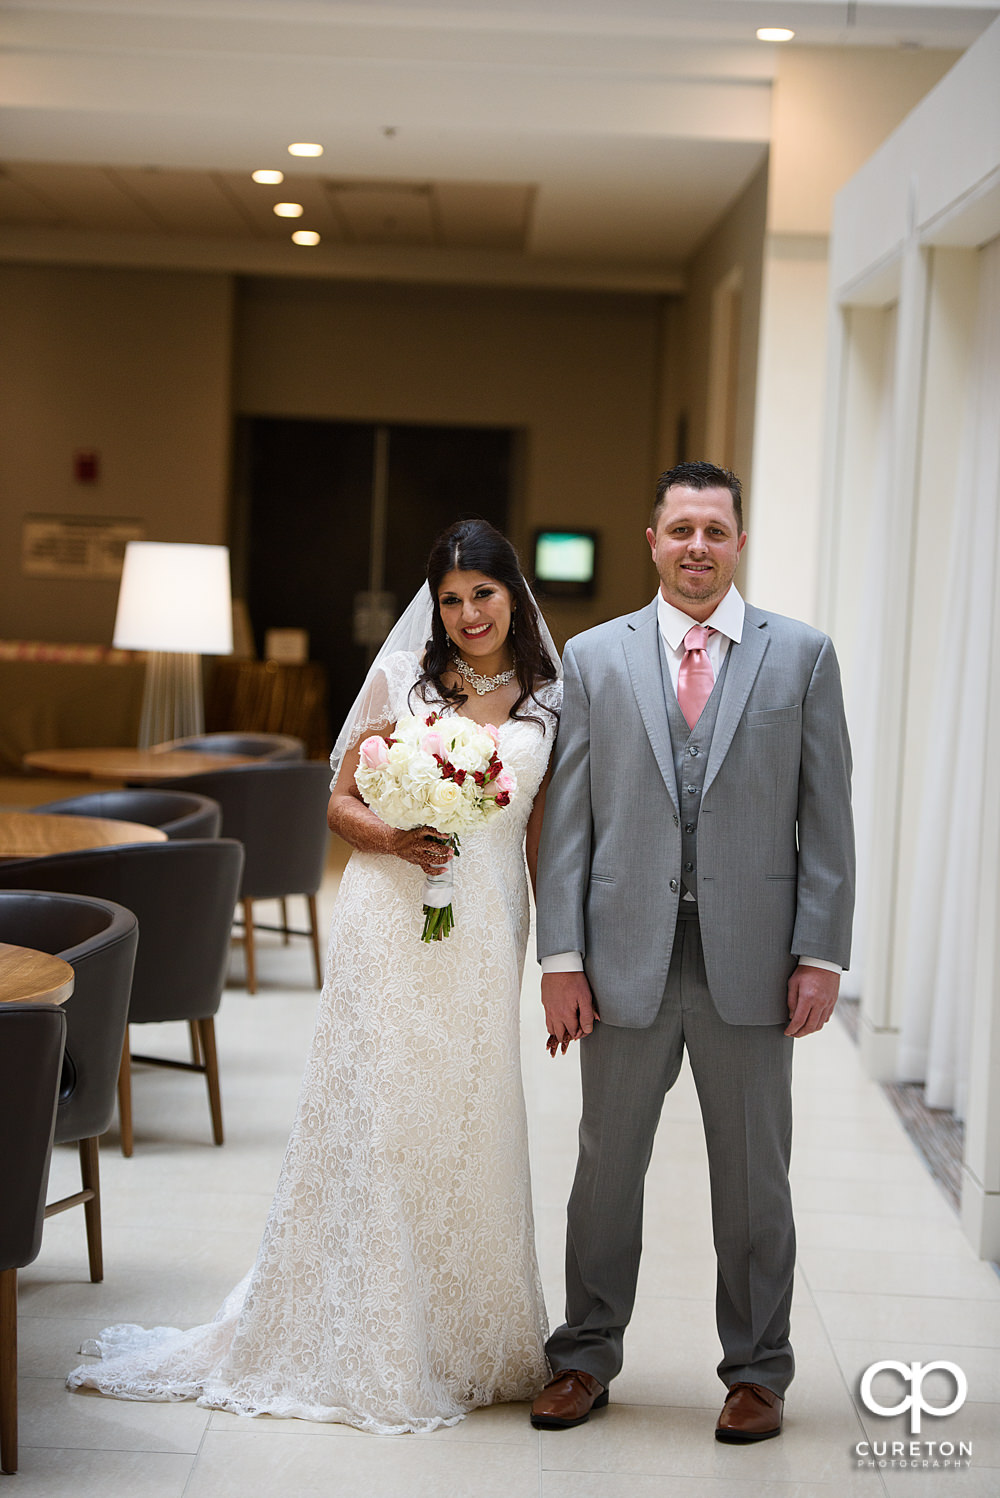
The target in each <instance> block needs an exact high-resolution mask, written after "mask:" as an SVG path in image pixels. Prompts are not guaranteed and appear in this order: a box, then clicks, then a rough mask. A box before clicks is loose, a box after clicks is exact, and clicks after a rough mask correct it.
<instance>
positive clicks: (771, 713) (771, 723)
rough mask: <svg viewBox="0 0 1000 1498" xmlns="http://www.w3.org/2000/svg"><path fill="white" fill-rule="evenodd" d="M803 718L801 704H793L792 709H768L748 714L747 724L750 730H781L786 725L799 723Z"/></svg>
mask: <svg viewBox="0 0 1000 1498" xmlns="http://www.w3.org/2000/svg"><path fill="white" fill-rule="evenodd" d="M801 717H802V707H801V704H800V703H798V702H793V703H792V705H791V707H768V708H765V709H764V710H763V711H762V712H758V713H747V716H746V723H747V727H748V728H772V727H774V728H781V727H782V726H783V725H784V724H786V723H798V722H799V721H800V719H801Z"/></svg>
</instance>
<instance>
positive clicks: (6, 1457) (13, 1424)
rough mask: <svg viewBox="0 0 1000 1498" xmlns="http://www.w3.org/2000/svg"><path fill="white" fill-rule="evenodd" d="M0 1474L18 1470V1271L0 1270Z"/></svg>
mask: <svg viewBox="0 0 1000 1498" xmlns="http://www.w3.org/2000/svg"><path fill="white" fill-rule="evenodd" d="M0 1471H4V1472H16V1471H17V1270H16V1269H3V1270H0Z"/></svg>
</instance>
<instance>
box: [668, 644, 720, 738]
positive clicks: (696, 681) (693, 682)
mask: <svg viewBox="0 0 1000 1498" xmlns="http://www.w3.org/2000/svg"><path fill="white" fill-rule="evenodd" d="M714 634H715V630H714V629H706V628H705V626H704V625H703V624H695V625H694V626H693V627H692V628H691V629H689V630H688V632H687V634H686V635H685V636H684V659H683V660H682V661H681V667H680V670H679V671H678V673H677V701H678V702H679V703H680V709H681V712H682V713H683V714H684V717H685V719H686V720H687V726H688V727H689V728H693V727H694V725H695V724H696V723H697V721H698V719H699V718H700V717H701V710H702V708H703V707H704V706H705V703H706V702H707V701H708V699H709V697H711V695H712V688H713V687H714V686H715V672H714V671H713V670H712V662H711V661H710V660H709V658H708V651H707V650H706V649H705V646H706V645H707V644H708V637H709V635H714Z"/></svg>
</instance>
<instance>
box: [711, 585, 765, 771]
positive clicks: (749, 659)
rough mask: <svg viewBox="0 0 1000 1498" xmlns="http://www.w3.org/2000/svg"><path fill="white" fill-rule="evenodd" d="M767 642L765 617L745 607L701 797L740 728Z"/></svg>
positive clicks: (732, 647) (731, 649) (723, 694)
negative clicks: (740, 637) (739, 636)
mask: <svg viewBox="0 0 1000 1498" xmlns="http://www.w3.org/2000/svg"><path fill="white" fill-rule="evenodd" d="M769 643H770V642H769V636H768V629H767V615H766V614H762V613H761V612H760V610H759V609H755V608H753V607H752V606H751V605H750V604H747V606H746V617H745V620H744V625H743V638H742V640H741V641H740V643H739V644H738V645H737V644H735V643H734V644H732V645H730V647H729V666H728V669H727V671H726V679H725V681H724V682H723V683H722V701H721V702H720V703H719V716H718V719H717V720H716V724H715V733H714V734H713V735H712V747H711V749H710V751H709V755H708V764H707V765H706V766H705V784H704V786H703V787H702V796H704V794H705V792H706V791H707V790H708V788H709V786H710V785H711V784H712V781H713V780H714V779H715V777H716V775H717V774H718V773H719V769H720V768H721V765H722V762H723V760H724V759H725V757H726V755H727V753H728V752H729V746H730V744H731V743H732V742H733V734H734V733H735V732H736V730H737V728H738V727H739V723H740V719H741V718H742V716H743V710H744V708H745V707H746V705H747V698H748V697H749V696H750V690H751V688H752V687H753V684H754V682H755V681H756V679H757V672H758V671H759V670H760V663H761V661H762V660H763V659H764V652H765V651H766V650H767V647H768V644H769Z"/></svg>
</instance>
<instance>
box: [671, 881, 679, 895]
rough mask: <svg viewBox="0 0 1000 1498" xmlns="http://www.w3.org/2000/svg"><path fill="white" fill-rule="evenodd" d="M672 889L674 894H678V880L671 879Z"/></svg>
mask: <svg viewBox="0 0 1000 1498" xmlns="http://www.w3.org/2000/svg"><path fill="white" fill-rule="evenodd" d="M670 888H671V889H672V890H673V892H674V894H676V893H677V880H676V879H671V881H670Z"/></svg>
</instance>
